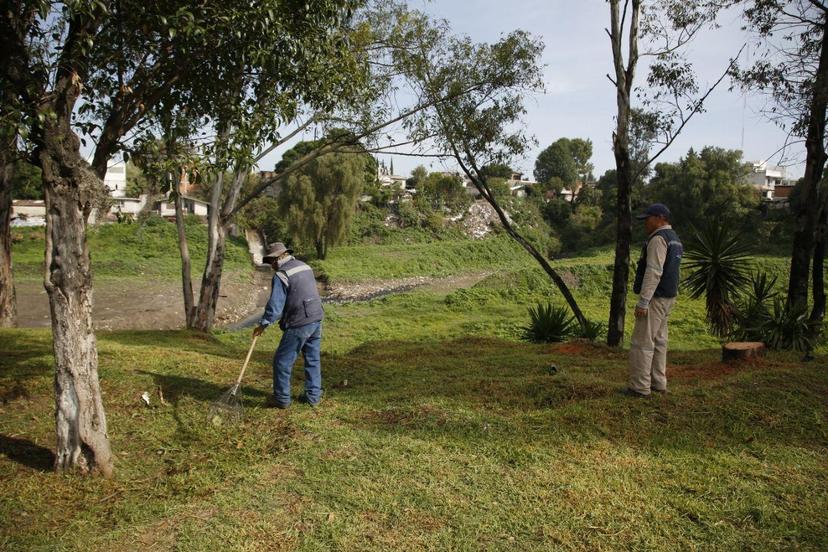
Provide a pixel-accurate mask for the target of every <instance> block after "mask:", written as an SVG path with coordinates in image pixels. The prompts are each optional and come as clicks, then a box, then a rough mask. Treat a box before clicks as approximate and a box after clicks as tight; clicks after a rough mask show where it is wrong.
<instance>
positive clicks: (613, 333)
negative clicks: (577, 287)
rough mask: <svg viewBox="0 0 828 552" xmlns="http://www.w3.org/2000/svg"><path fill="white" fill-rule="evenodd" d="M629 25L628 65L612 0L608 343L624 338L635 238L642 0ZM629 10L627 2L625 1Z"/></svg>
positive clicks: (619, 17)
mask: <svg viewBox="0 0 828 552" xmlns="http://www.w3.org/2000/svg"><path fill="white" fill-rule="evenodd" d="M630 8H631V17H630V27H629V31H628V34H629V38H628V40H629V46H628V60H627V63H626V66H625V64H624V57H623V53H622V47H621V39H622V37H623V34H624V29H623V27H622V25H623V20H624V16H626V13H625V14H623V16H622V15H621V14H619V0H611V1H610V20H611V27H612V30H611V32H610V38H611V42H612V54H613V65H614V67H615V81H614V82H615V89H616V105H617V110H618V113H617V116H616V128H615V133H614V135H613V140H612V142H613V143H612V149H613V153H614V155H615V166H616V172H617V183H618V190H617V195H616V207H617V209H618V212H617V215H616V216H617V219H616V224H615V262H614V265H613V271H612V294H611V295H610V313H609V324H608V328H607V344H608V345H610V346H612V347H618V346H620V345H621V344H622V343H623V342H624V323H625V318H626V310H627V284H628V282H629V275H630V242H631V241H632V207H631V205H630V196H631V193H632V183H633V174H632V164H631V160H630V150H629V124H630V92H631V90H632V84H633V79H634V77H635V69H636V65H637V64H638V24H639V15H640V13H641V2H640V0H633V1H632V5H631V6H630ZM625 10H626V5H625Z"/></svg>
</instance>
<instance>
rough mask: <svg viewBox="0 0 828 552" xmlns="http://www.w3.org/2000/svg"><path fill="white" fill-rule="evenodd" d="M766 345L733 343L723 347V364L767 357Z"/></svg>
mask: <svg viewBox="0 0 828 552" xmlns="http://www.w3.org/2000/svg"><path fill="white" fill-rule="evenodd" d="M766 350H767V349H766V348H765V344H764V343H762V342H760V341H732V342H730V343H725V344H724V345H722V362H734V361H744V360H750V359H753V358H757V357H762V356H765V351H766Z"/></svg>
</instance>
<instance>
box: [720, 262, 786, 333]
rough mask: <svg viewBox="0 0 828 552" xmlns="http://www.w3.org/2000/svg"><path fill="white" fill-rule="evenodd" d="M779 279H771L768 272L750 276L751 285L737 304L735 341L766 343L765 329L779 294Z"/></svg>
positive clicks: (734, 327) (734, 328)
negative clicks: (772, 306)
mask: <svg viewBox="0 0 828 552" xmlns="http://www.w3.org/2000/svg"><path fill="white" fill-rule="evenodd" d="M777 279H778V277H777V276H773V277H769V276H768V274H767V273H766V272H755V273H753V274H751V275H750V282H751V285H750V286H749V287H748V291H747V293H745V294H743V295H742V297H741V298H740V299H739V300H738V302H737V308H736V315H735V320H734V325H733V333H732V334H731V335H732V337H733V339H736V340H738V341H764V339H765V335H764V330H763V328H764V327H765V325H766V323H767V322H768V320H769V319H770V315H771V311H770V304H771V301H773V300H774V299H776V297H777V296H778V294H779V292H778V291H777V290H776V281H777Z"/></svg>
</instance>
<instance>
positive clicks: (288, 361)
mask: <svg viewBox="0 0 828 552" xmlns="http://www.w3.org/2000/svg"><path fill="white" fill-rule="evenodd" d="M292 253H293V251H292V250H290V249H288V248H287V247H285V244H283V243H281V242H276V243H272V244H270V246H269V247H268V252H267V254H266V255H265V256H264V258H263V259H262V261H263V262H264V263H266V264H269V265H270V266H271V267H273V269H274V270H275V271H276V275H275V276H273V280H272V283H271V285H272V288H271V292H270V299H269V300H268V302H267V306H266V307H265V312H264V316H262V320H261V322H259V325H258V326H257V327H256V328H255V329H254V330H253V337H254V338H256V337H259V336H260V335H262V333H264V331H265V329H267V328H268V327H269V326H270V325H271V324H273V323H274V322H276V321H278V322H279V327H280V328H281V329H282V332H283V333H282V339H281V340H280V341H279V346H278V347H277V348H276V353H275V355H274V356H273V396H272V397H270V398H269V399H268V401H267V406H270V407H275V408H288V407H289V406H290V402H291V396H290V376H291V372H292V370H293V363H294V362H295V361H296V357H297V356H298V355H299V352H300V351H301V352H302V356H303V357H304V360H305V392H304V393H303V394H302V395H301V396H300V397H299V400H300V402H305V403H307V404H309V405H311V406H316V405H317V404H318V403H319V400H320V399H321V397H322V366H321V360H320V349H321V344H322V318H323V317H324V313H323V312H322V299H321V298H320V297H319V290H318V289H317V288H316V280H315V279H314V277H313V270H312V269H311V267H309V266H308V265H306V264H305V263H303V262H302V261H299V260H297V259H295V258H294V257H293V255H292Z"/></svg>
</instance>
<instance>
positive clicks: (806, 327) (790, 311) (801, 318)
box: [762, 297, 815, 352]
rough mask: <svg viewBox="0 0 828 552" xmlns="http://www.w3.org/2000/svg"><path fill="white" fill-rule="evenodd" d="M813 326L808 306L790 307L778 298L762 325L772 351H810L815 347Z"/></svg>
mask: <svg viewBox="0 0 828 552" xmlns="http://www.w3.org/2000/svg"><path fill="white" fill-rule="evenodd" d="M813 324H814V323H813V322H810V321H809V320H808V307H807V305H804V304H800V305H798V306H789V305H786V304H785V301H784V299H783V298H782V297H777V298H776V299H775V301H774V302H773V309H772V310H771V311H770V313H769V316H768V318H767V319H766V321H765V323H764V324H763V325H762V331H763V334H764V338H765V339H764V342H765V344H766V345H767V346H768V347H770V348H771V349H788V350H790V349H794V350H796V351H806V352H807V351H810V350H812V349H813V346H814V337H813V336H814V335H815V332H814V331H813Z"/></svg>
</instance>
